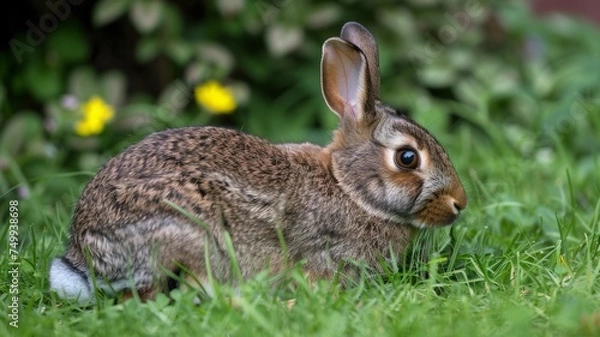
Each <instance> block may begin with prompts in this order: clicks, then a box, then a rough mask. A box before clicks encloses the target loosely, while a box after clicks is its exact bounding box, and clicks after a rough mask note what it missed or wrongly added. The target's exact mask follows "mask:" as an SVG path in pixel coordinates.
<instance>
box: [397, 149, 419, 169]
mask: <svg viewBox="0 0 600 337" xmlns="http://www.w3.org/2000/svg"><path fill="white" fill-rule="evenodd" d="M394 161H395V162H396V166H398V167H399V168H404V169H411V170H412V169H416V168H417V166H419V155H418V154H417V152H416V151H414V150H412V149H400V150H398V151H396V155H395V156H394Z"/></svg>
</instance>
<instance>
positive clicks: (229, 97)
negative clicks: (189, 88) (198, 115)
mask: <svg viewBox="0 0 600 337" xmlns="http://www.w3.org/2000/svg"><path fill="white" fill-rule="evenodd" d="M194 97H195V98H196V102H197V103H198V104H201V105H202V106H204V107H205V108H206V109H208V110H210V111H211V112H213V113H215V114H229V113H232V112H233V110H235V109H236V108H237V103H236V101H235V97H233V92H232V91H231V89H229V88H227V87H224V86H222V85H221V84H220V83H218V82H217V81H208V82H206V83H204V84H202V85H198V86H197V87H196V88H194Z"/></svg>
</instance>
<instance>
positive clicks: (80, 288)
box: [50, 258, 96, 304]
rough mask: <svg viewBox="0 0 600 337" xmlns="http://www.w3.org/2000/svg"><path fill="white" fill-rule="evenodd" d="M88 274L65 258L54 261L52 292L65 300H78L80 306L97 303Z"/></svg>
mask: <svg viewBox="0 0 600 337" xmlns="http://www.w3.org/2000/svg"><path fill="white" fill-rule="evenodd" d="M92 289H93V287H92V285H91V283H90V280H89V277H88V275H87V273H85V272H82V271H80V270H78V269H76V268H75V267H73V266H72V265H71V264H70V263H69V262H68V261H66V260H65V258H60V259H54V261H52V265H51V266H50V290H52V291H55V292H56V293H57V294H58V296H60V297H61V298H64V299H69V300H76V301H77V302H79V303H80V304H93V303H94V302H95V301H96V298H95V297H94V293H93V291H92Z"/></svg>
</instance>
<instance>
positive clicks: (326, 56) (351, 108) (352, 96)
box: [321, 37, 375, 122]
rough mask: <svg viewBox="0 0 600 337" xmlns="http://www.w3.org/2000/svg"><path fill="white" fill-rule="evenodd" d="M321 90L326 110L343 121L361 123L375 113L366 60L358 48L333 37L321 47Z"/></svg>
mask: <svg viewBox="0 0 600 337" xmlns="http://www.w3.org/2000/svg"><path fill="white" fill-rule="evenodd" d="M321 90H322V92H323V97H324V98H325V102H326V103H327V105H328V106H329V108H330V109H331V110H332V111H333V112H335V113H336V114H337V115H338V116H340V118H341V119H343V120H354V121H356V122H362V121H364V120H365V119H368V118H369V117H372V116H370V114H373V110H374V108H373V107H374V104H375V101H374V97H373V94H372V90H371V83H370V79H369V70H368V65H367V59H366V57H365V55H364V54H363V53H362V51H361V50H360V49H358V47H356V46H354V45H353V44H351V43H348V42H346V41H344V40H343V39H340V38H337V37H332V38H330V39H328V40H327V41H325V43H324V44H323V57H322V58H321Z"/></svg>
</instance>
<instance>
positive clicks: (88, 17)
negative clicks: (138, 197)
mask: <svg viewBox="0 0 600 337" xmlns="http://www.w3.org/2000/svg"><path fill="white" fill-rule="evenodd" d="M15 6H16V9H15V10H14V11H12V12H11V13H5V14H3V16H4V18H3V21H4V22H7V23H9V26H10V27H11V29H8V30H6V31H5V32H4V33H2V34H5V36H3V44H2V50H1V52H0V74H1V76H2V85H1V86H0V144H1V145H0V191H2V193H1V195H2V198H3V199H4V198H6V199H15V198H18V199H33V200H35V201H36V202H35V203H32V205H41V204H44V205H53V204H55V203H56V202H60V203H64V204H67V205H72V204H73V203H74V201H75V200H76V198H77V195H78V194H79V192H80V190H81V188H82V187H83V184H84V183H85V181H87V180H88V179H89V178H90V177H91V175H92V174H93V173H94V172H96V171H97V169H98V168H99V166H100V165H102V163H103V162H104V161H105V160H106V159H107V158H108V157H110V156H112V155H114V154H116V153H118V152H119V151H121V150H122V149H123V148H124V147H126V146H127V145H128V144H131V143H133V142H135V141H137V140H139V139H141V138H142V137H144V136H145V135H147V134H149V133H151V132H153V131H157V130H161V129H165V128H168V127H179V126H187V125H205V124H212V125H224V126H229V127H235V128H238V129H241V130H243V131H245V132H248V133H252V134H256V135H259V136H262V137H266V138H268V139H270V140H272V141H275V142H284V141H312V142H316V143H319V144H324V143H326V142H327V140H328V139H329V137H330V132H331V130H332V129H333V128H334V127H335V126H336V123H337V118H336V116H335V115H334V114H332V113H330V112H329V111H328V109H327V107H326V105H325V104H324V102H323V100H322V98H321V92H320V84H319V60H320V52H321V45H322V43H323V42H324V41H325V39H327V38H328V37H331V36H336V35H338V34H339V30H340V28H341V26H342V25H343V23H344V22H346V21H350V20H353V21H358V22H360V23H362V24H363V25H364V26H366V27H367V28H368V29H369V30H371V32H372V33H373V34H374V35H375V37H376V39H377V41H378V43H379V46H380V59H381V60H380V63H381V72H382V91H383V92H382V96H383V98H384V100H385V101H386V102H387V103H389V104H391V105H394V106H397V107H401V108H404V109H406V110H407V111H408V113H409V114H410V115H411V116H412V117H413V118H415V119H416V120H418V121H419V122H421V123H422V124H423V125H425V126H426V127H427V128H428V129H429V130H430V131H431V132H432V133H433V134H435V135H439V137H440V138H441V139H442V140H443V141H444V143H445V144H447V143H450V142H451V140H450V139H452V138H451V137H452V135H453V134H459V133H460V132H459V131H460V130H461V129H465V128H466V129H469V130H470V133H469V135H475V136H474V138H473V139H471V140H470V144H472V148H464V149H461V151H464V152H466V153H468V152H469V151H477V149H476V148H494V147H499V145H498V144H502V146H500V147H501V148H502V151H511V152H516V153H518V154H519V155H518V156H519V157H521V158H524V159H526V160H539V161H541V162H542V163H543V162H544V160H547V161H549V160H550V159H549V158H550V157H552V156H553V155H554V154H555V153H556V152H557V151H569V152H571V153H573V155H574V158H578V160H580V163H581V165H580V167H581V169H582V170H588V171H589V170H595V169H597V162H595V160H596V159H594V158H597V157H595V153H597V151H598V149H599V148H600V137H598V133H597V130H599V129H600V125H598V121H599V119H598V118H597V117H594V116H597V115H598V112H599V109H600V95H599V92H598V91H599V88H600V86H599V85H598V79H600V63H599V62H598V60H599V59H600V44H599V43H598V41H599V36H600V35H599V34H598V31H597V30H596V29H594V28H593V27H591V26H590V25H588V24H585V23H583V22H580V21H577V20H573V19H569V18H566V17H556V18H553V19H550V20H543V21H542V20H537V19H533V17H532V15H531V13H529V10H528V8H527V6H526V3H525V2H522V1H504V2H501V3H499V2H494V1H487V0H481V1H458V0H450V1H442V0H426V1H422V0H407V1H402V2H396V1H386V0H376V1H355V0H344V1H338V2H325V1H309V0H306V1H302V0H257V1H250V0H222V1H201V2H199V1H191V0H173V1H162V0H99V1H92V0H89V1H85V0H50V1H32V2H22V3H19V4H15ZM203 97H204V98H203ZM206 97H208V98H206ZM211 99H212V100H213V101H212V102H211ZM214 100H217V101H214ZM446 139H448V141H446ZM557 140H558V141H557ZM502 151H499V152H500V155H501V152H502ZM453 152H458V149H456V150H453ZM496 155H497V154H496ZM464 158H467V159H462V162H461V159H459V160H458V161H459V163H457V165H458V166H459V167H460V169H461V170H462V171H463V172H467V171H468V170H469V169H470V168H469V167H468V165H469V164H468V158H469V157H468V155H465V157H464ZM497 163H498V161H491V163H490V165H497ZM504 164H505V165H506V166H507V168H506V169H507V170H509V171H510V170H511V169H513V170H515V169H518V170H522V169H525V168H524V167H523V165H522V163H519V162H516V163H515V162H507V163H504ZM480 165H483V166H485V165H486V164H485V163H481V164H480ZM483 172H484V173H483V174H484V175H485V171H483ZM582 176H583V177H585V176H589V175H585V174H584V175H582ZM479 178H480V179H483V180H485V179H486V177H485V176H483V177H479ZM586 193H587V194H585V193H584V195H582V196H581V200H583V201H582V202H584V203H586V202H588V204H593V202H594V201H593V200H594V198H596V196H594V195H593V192H591V191H590V192H586ZM22 207H23V208H25V209H24V210H23V211H22V213H24V214H27V216H28V217H31V219H28V220H30V221H31V222H40V221H43V220H44V219H46V218H47V217H48V216H49V214H48V213H53V212H54V210H53V208H52V207H48V208H47V209H35V210H27V207H28V206H27V205H26V204H23V206H22ZM52 216H56V215H55V214H52ZM64 222H65V223H67V222H68V220H67V219H65V221H64Z"/></svg>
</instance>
